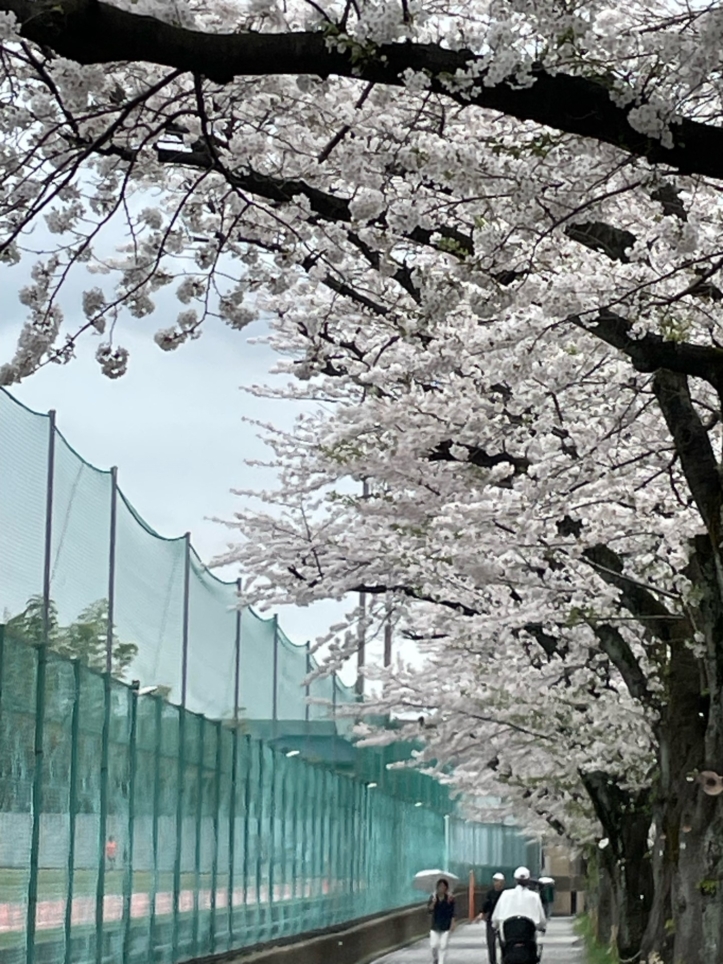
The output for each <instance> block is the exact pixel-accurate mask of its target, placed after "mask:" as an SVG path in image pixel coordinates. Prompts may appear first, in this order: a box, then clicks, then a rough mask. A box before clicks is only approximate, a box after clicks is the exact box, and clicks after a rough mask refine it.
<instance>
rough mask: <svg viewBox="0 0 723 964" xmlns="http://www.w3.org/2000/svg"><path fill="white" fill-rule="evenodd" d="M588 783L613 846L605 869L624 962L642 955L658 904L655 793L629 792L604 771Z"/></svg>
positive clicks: (604, 855) (603, 861) (603, 858)
mask: <svg viewBox="0 0 723 964" xmlns="http://www.w3.org/2000/svg"><path fill="white" fill-rule="evenodd" d="M583 782H584V783H585V787H586V789H587V792H588V794H589V795H590V799H591V800H592V803H593V806H594V807H595V812H596V814H597V816H598V819H599V820H600V822H601V824H602V826H603V830H604V831H605V834H606V836H607V839H608V841H609V842H608V845H607V847H605V848H604V849H603V850H602V851H600V867H601V870H602V871H603V873H604V875H605V877H606V878H607V881H608V882H609V885H610V890H611V893H610V908H611V911H612V913H613V915H614V921H613V926H612V927H611V931H612V929H613V927H614V929H615V932H616V943H617V948H618V952H619V955H620V958H621V959H622V960H628V959H630V958H634V957H636V956H637V955H638V954H639V952H640V947H641V944H642V941H643V936H644V934H645V931H646V927H647V925H648V915H649V913H650V908H651V906H652V902H653V872H652V864H651V859H650V852H649V847H648V834H649V831H650V824H651V820H652V810H651V804H650V792H649V791H641V792H639V793H635V794H633V793H629V792H628V791H626V790H624V789H622V788H621V787H620V786H618V784H617V783H616V782H615V781H614V780H613V779H612V777H610V776H608V775H607V774H606V773H600V772H595V773H588V774H584V775H583ZM601 876H602V875H601Z"/></svg>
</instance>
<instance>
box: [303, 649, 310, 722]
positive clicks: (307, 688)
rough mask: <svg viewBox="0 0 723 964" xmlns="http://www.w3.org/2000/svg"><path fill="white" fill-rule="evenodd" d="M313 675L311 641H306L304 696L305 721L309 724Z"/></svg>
mask: <svg viewBox="0 0 723 964" xmlns="http://www.w3.org/2000/svg"><path fill="white" fill-rule="evenodd" d="M310 673H311V641H310V640H307V641H306V686H305V687H304V696H305V700H306V708H305V710H304V719H305V720H306V722H307V723H308V722H309V717H310V715H311V713H310V711H311V706H310V705H309V698H310V697H311V681H310V680H309V675H310Z"/></svg>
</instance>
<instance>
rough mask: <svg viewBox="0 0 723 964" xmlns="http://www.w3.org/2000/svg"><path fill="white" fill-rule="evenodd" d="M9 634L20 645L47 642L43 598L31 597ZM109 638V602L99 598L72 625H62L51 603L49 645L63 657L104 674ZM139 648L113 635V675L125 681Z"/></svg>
mask: <svg viewBox="0 0 723 964" xmlns="http://www.w3.org/2000/svg"><path fill="white" fill-rule="evenodd" d="M6 626H7V633H8V635H9V636H10V637H11V638H13V639H17V640H19V641H20V642H23V643H27V644H29V645H37V644H38V643H40V642H42V641H43V638H44V625H43V597H42V596H31V597H30V599H28V601H27V603H26V605H25V609H24V610H23V611H22V612H21V613H19V614H18V615H17V616H13V618H12V619H9V620H8V621H7V624H6ZM107 635H108V600H107V599H98V600H97V601H96V602H94V603H91V604H90V605H89V606H86V607H85V609H83V611H82V612H81V613H79V615H78V616H77V618H76V619H75V621H74V622H72V623H70V625H69V626H61V625H60V622H59V619H58V608H57V606H56V604H55V603H54V602H53V601H52V599H51V601H50V606H49V619H48V645H49V647H50V649H52V650H54V651H55V652H56V653H58V654H59V655H60V656H65V657H67V658H68V659H79V660H80V661H81V662H82V663H84V664H85V665H86V666H88V667H90V669H94V670H97V671H98V672H102V671H104V670H105V665H106V643H107ZM137 652H138V647H137V646H136V644H135V643H123V642H121V641H120V640H119V639H118V637H117V636H116V634H115V632H114V633H113V649H112V664H111V665H112V668H111V673H112V675H113V676H115V677H117V678H118V679H121V678H122V677H123V674H124V673H125V671H126V669H127V668H128V666H129V665H130V664H131V662H132V661H133V659H134V657H135V655H136V653H137Z"/></svg>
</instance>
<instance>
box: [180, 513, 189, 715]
mask: <svg viewBox="0 0 723 964" xmlns="http://www.w3.org/2000/svg"><path fill="white" fill-rule="evenodd" d="M183 540H184V543H185V545H184V551H185V555H184V564H183V627H182V633H183V636H182V643H181V645H182V647H183V648H182V652H181V706H182V708H183V709H184V710H185V709H186V697H187V695H188V625H189V615H190V607H189V597H190V591H191V533H190V532H187V533H186V534H185V536H184V537H183Z"/></svg>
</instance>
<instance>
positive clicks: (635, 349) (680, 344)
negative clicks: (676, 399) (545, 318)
mask: <svg viewBox="0 0 723 964" xmlns="http://www.w3.org/2000/svg"><path fill="white" fill-rule="evenodd" d="M568 321H571V322H572V323H573V324H575V325H577V326H578V327H579V328H583V329H584V330H585V331H587V332H589V333H590V334H591V335H595V336H596V337H597V338H599V339H600V340H601V341H604V342H606V343H607V344H608V345H611V346H612V347H613V348H617V349H618V350H619V351H621V352H623V353H624V354H625V355H627V356H628V358H629V359H630V360H631V362H632V363H633V367H634V368H635V369H636V370H637V371H639V372H657V371H659V370H660V369H664V368H665V369H668V370H669V371H670V372H676V373H678V374H680V375H690V376H692V377H694V378H702V379H703V380H704V381H706V382H708V384H709V385H711V386H712V387H713V388H715V389H716V391H717V392H719V393H720V394H722V395H723V349H720V348H711V347H707V346H705V345H693V344H690V343H689V342H685V341H666V340H665V339H664V338H663V337H662V336H661V335H655V334H651V333H648V334H646V335H643V336H642V337H641V338H634V337H633V336H632V334H631V331H632V324H631V323H630V322H629V321H628V320H627V319H626V318H623V317H621V316H620V315H618V314H615V312H613V311H608V310H603V311H601V312H600V314H599V316H598V318H597V320H596V321H595V322H594V323H593V322H591V323H587V322H584V321H582V320H581V319H580V318H579V317H576V316H571V317H570V318H569V319H568Z"/></svg>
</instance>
